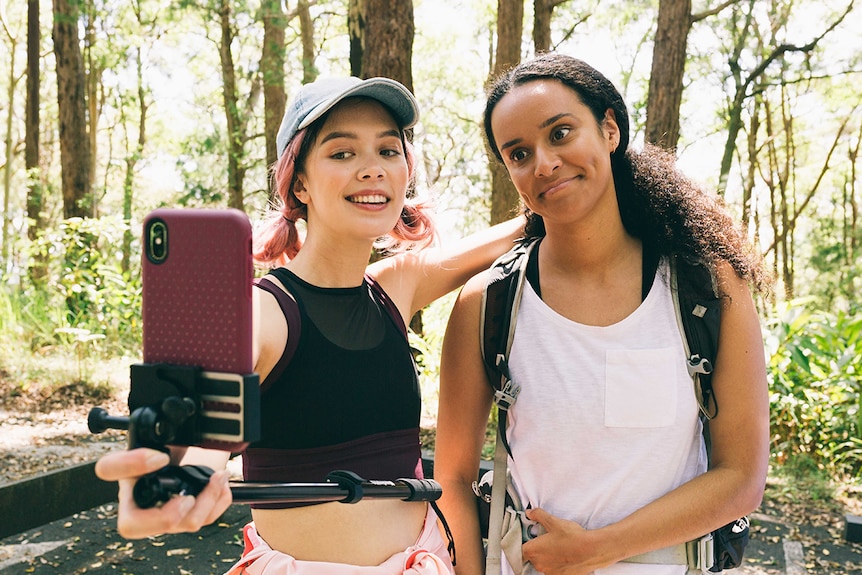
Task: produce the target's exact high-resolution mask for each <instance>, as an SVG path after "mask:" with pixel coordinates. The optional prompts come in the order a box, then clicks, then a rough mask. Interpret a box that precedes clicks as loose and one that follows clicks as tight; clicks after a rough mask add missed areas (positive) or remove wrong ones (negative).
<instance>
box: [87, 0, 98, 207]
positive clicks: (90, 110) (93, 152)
mask: <svg viewBox="0 0 862 575" xmlns="http://www.w3.org/2000/svg"><path fill="white" fill-rule="evenodd" d="M86 4H87V7H86V9H87V26H86V28H85V31H84V59H85V61H86V64H87V65H86V67H85V69H84V78H85V80H86V82H85V86H86V90H87V94H86V100H87V135H88V136H89V139H90V188H91V189H92V188H93V187H94V183H95V181H96V156H97V155H98V147H97V146H98V138H97V136H98V133H99V116H100V115H101V106H100V105H99V104H100V102H99V87H100V85H101V80H102V63H101V62H99V61H98V59H97V58H96V57H94V55H93V47H94V46H95V45H96V7H95V6H94V5H93V0H86ZM93 197H94V199H95V194H94V195H93ZM98 212H99V207H98V205H96V202H95V201H94V203H93V215H98Z"/></svg>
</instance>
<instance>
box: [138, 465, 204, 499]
mask: <svg viewBox="0 0 862 575" xmlns="http://www.w3.org/2000/svg"><path fill="white" fill-rule="evenodd" d="M212 474H213V470H212V469H210V468H209V467H206V466H204V465H183V466H182V467H180V466H177V465H168V466H167V467H163V468H162V469H159V470H158V471H155V472H153V473H150V474H148V475H144V476H143V477H141V478H140V479H138V481H137V483H135V488H134V490H133V491H132V494H133V496H134V498H135V503H136V504H137V505H138V507H140V508H141V509H149V508H150V507H155V506H156V505H158V504H160V503H166V502H167V501H168V500H170V498H171V497H173V496H174V495H195V496H196V495H198V494H199V493H200V492H201V491H203V489H204V487H206V486H207V483H208V482H209V480H210V476H212Z"/></svg>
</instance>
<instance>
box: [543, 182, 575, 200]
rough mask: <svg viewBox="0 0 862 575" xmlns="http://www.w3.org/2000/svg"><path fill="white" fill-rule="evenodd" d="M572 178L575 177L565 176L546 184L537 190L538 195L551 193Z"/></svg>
mask: <svg viewBox="0 0 862 575" xmlns="http://www.w3.org/2000/svg"><path fill="white" fill-rule="evenodd" d="M574 179H575V178H565V179H562V180H557V181H555V182H554V183H553V184H551V185H549V186H547V187H546V188H545V189H543V190H542V191H541V192H539V197H543V196H545V195H547V194H553V193H554V192H556V191H558V190H560V189H562V188H563V186H565V185H566V184H568V183H569V182H571V181H572V180H574Z"/></svg>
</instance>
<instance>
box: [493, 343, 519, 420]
mask: <svg viewBox="0 0 862 575" xmlns="http://www.w3.org/2000/svg"><path fill="white" fill-rule="evenodd" d="M497 369H499V370H500V374H501V375H500V389H497V390H495V391H494V403H495V404H496V405H497V408H498V409H503V410H508V409H509V408H510V407H512V405H514V403H515V400H516V399H518V394H519V393H520V392H521V386H520V385H516V384H515V382H514V381H512V380H511V379H510V378H509V364H508V363H507V362H506V356H504V355H503V354H502V353H498V354H497Z"/></svg>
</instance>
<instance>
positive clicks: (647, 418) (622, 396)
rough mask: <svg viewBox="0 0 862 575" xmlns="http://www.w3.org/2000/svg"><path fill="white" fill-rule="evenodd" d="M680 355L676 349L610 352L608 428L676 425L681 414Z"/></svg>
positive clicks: (606, 381) (606, 412)
mask: <svg viewBox="0 0 862 575" xmlns="http://www.w3.org/2000/svg"><path fill="white" fill-rule="evenodd" d="M677 356H678V354H676V353H674V349H673V348H660V349H635V350H632V349H628V350H615V349H611V350H607V353H606V355H605V418H604V420H605V426H606V427H634V428H653V427H668V426H670V425H673V423H674V422H675V420H676V415H677V390H678V385H677V376H676V374H677V370H676V369H675V365H674V361H675V359H676V358H677Z"/></svg>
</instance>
